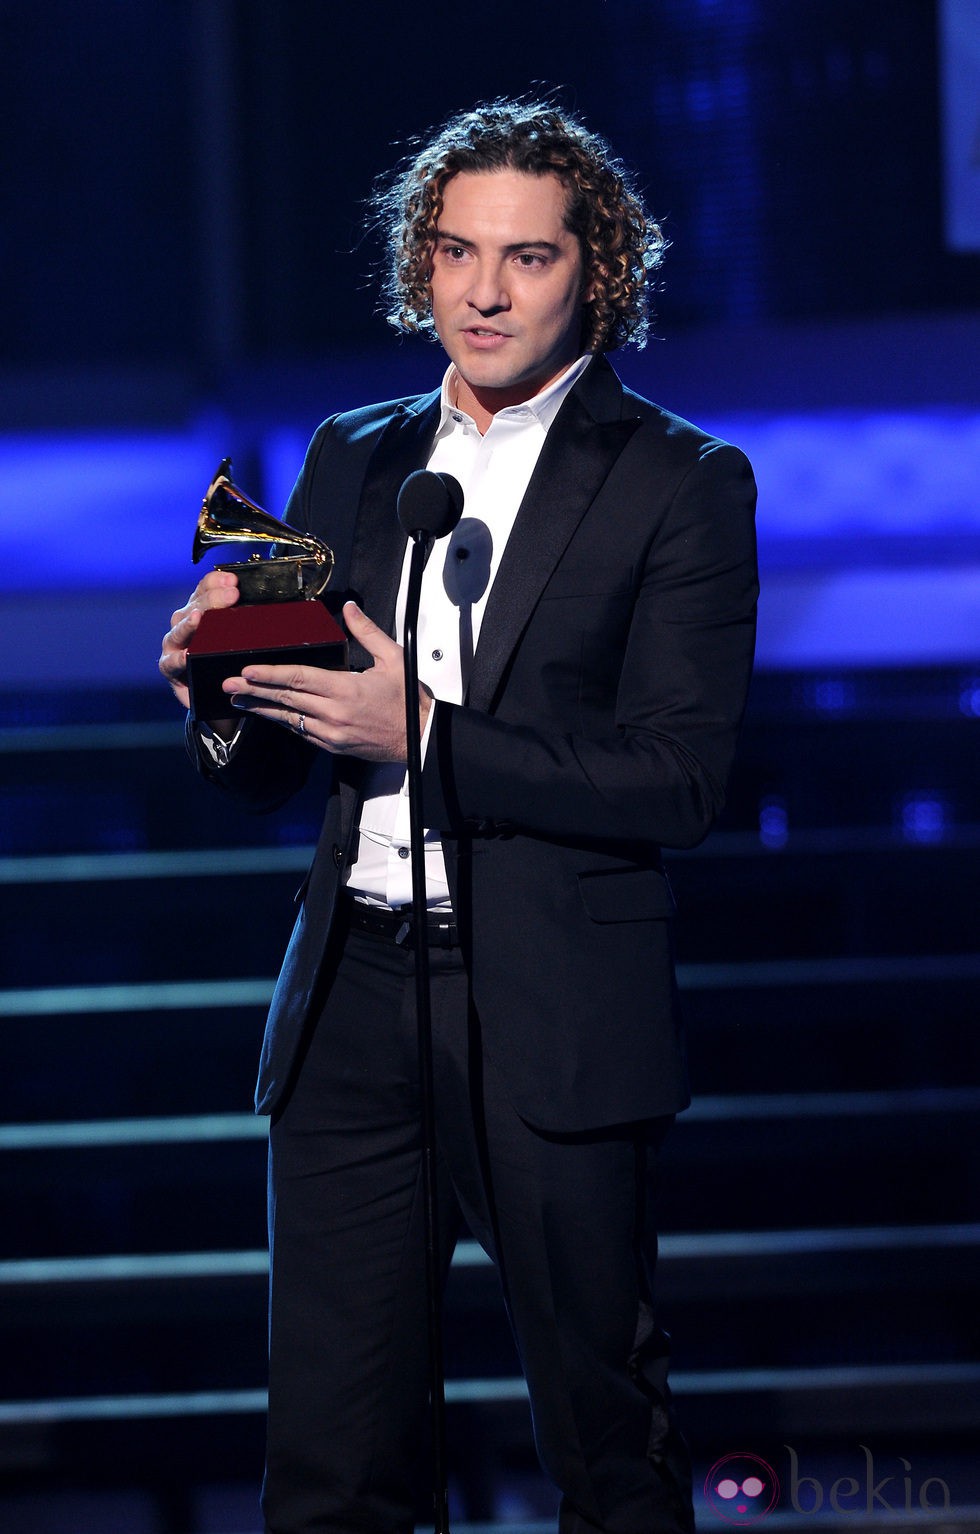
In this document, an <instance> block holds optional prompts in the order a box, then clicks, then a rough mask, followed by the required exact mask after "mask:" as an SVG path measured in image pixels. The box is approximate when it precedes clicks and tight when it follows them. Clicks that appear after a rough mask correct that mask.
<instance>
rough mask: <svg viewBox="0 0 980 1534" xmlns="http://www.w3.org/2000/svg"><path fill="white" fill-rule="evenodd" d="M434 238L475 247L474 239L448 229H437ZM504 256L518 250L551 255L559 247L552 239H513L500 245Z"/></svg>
mask: <svg viewBox="0 0 980 1534" xmlns="http://www.w3.org/2000/svg"><path fill="white" fill-rule="evenodd" d="M436 239H437V240H445V241H446V243H447V244H449V245H465V246H466V248H467V250H475V249H476V241H475V240H468V239H467V238H466V236H465V235H462V234H453V233H452V232H451V231H450V230H449V229H437V230H436ZM501 249H502V250H503V252H504V255H505V256H512V255H516V253H517V252H518V251H519V250H543V251H547V252H549V253H550V254H551V255H555V256H557V255H559V254H560V253H561V247H560V246H559V245H556V244H555V243H554V241H553V240H514V241H513V242H512V243H511V244H510V245H504V246H502V247H501Z"/></svg>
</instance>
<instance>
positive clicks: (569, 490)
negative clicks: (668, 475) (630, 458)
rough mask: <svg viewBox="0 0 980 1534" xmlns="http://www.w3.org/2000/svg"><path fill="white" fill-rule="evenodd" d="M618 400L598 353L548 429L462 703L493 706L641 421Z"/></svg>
mask: <svg viewBox="0 0 980 1534" xmlns="http://www.w3.org/2000/svg"><path fill="white" fill-rule="evenodd" d="M622 398H623V393H622V387H621V385H620V383H619V380H618V378H617V377H616V375H615V373H614V372H613V371H612V369H611V368H610V367H609V365H608V363H606V362H605V360H604V359H603V358H596V360H595V361H594V362H593V363H592V365H591V366H590V367H589V368H588V369H587V371H586V372H585V373H584V374H583V375H582V378H581V380H580V381H579V383H578V384H577V385H576V386H575V388H574V389H573V390H572V391H571V393H570V394H569V396H568V398H567V399H566V400H565V403H564V404H563V405H562V408H561V410H560V411H559V413H558V415H557V417H556V419H555V421H554V423H553V425H552V427H551V429H550V431H549V432H548V436H547V439H546V441H545V444H544V447H543V448H542V450H541V456H540V457H539V459H538V462H537V464H536V466H535V470H534V473H533V474H532V476H531V482H530V484H529V485H528V487H527V492H526V494H525V496H524V499H523V501H522V502H521V506H520V510H519V511H518V514H517V520H516V522H515V523H514V528H513V531H512V532H511V535H510V538H509V539H508V541H507V547H506V549H505V550H504V554H503V558H502V559H501V561H500V568H499V569H498V571H497V574H496V576H495V578H494V583H493V587H492V589H491V592H490V596H489V598H488V599H487V607H486V611H485V613H484V615H483V622H482V624H481V627H480V639H479V643H478V644H477V647H476V654H475V656H474V659H473V672H472V675H471V677H470V688H469V693H468V696H467V700H466V701H467V703H468V704H469V706H470V707H471V708H479V709H484V710H486V709H489V708H490V707H491V705H492V703H493V698H494V694H495V692H496V690H497V687H498V686H499V684H500V680H501V677H502V676H503V672H504V669H505V667H506V665H507V662H508V660H509V658H510V655H511V653H512V652H513V650H514V647H515V645H516V644H517V642H518V640H519V639H520V636H521V634H522V632H523V630H524V627H525V625H526V624H527V621H528V619H529V618H530V616H531V613H532V612H533V610H534V607H535V605H536V604H537V601H538V599H539V597H540V595H541V592H542V591H543V590H544V587H545V586H546V584H547V582H548V579H549V577H550V576H551V573H552V571H553V570H554V568H555V566H556V565H557V563H558V561H559V559H560V558H561V556H562V554H563V553H564V551H565V548H566V546H567V544H568V542H569V539H570V538H571V536H572V534H573V533H574V531H575V529H576V527H577V526H578V524H579V522H580V521H581V520H582V518H583V517H584V516H585V513H586V512H587V511H588V509H589V506H590V505H591V504H592V502H593V500H594V499H595V497H596V495H597V493H598V491H599V489H600V488H601V486H602V484H603V483H604V481H605V479H606V477H607V476H608V474H609V471H610V469H611V468H612V466H613V464H614V463H615V461H616V459H617V458H618V457H619V455H620V453H621V452H622V451H623V449H624V447H625V446H626V444H627V442H628V441H629V439H630V437H631V436H632V435H633V432H634V431H635V429H636V427H637V425H638V424H639V420H638V418H637V417H632V418H627V419H625V420H623V419H621V418H620V416H621V410H622Z"/></svg>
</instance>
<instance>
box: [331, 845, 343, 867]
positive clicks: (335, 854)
mask: <svg viewBox="0 0 980 1534" xmlns="http://www.w3.org/2000/svg"><path fill="white" fill-rule="evenodd" d="M331 856H332V858H333V861H334V867H335V868H340V867H341V866H342V864H343V861H344V854H343V853H342V852H341V850H340V848H339V847H338V846H337V843H336V842H334V844H333V850H332V853H331Z"/></svg>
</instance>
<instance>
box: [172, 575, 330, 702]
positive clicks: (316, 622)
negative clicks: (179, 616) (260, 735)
mask: <svg viewBox="0 0 980 1534" xmlns="http://www.w3.org/2000/svg"><path fill="white" fill-rule="evenodd" d="M248 665H262V666H320V667H322V668H323V669H324V670H325V671H346V669H347V638H346V636H345V634H344V631H343V629H341V627H340V626H339V624H338V623H337V621H336V620H335V619H334V618H333V617H331V615H330V613H328V612H327V609H326V608H325V607H324V606H323V604H322V603H321V602H269V603H263V604H261V605H251V604H249V605H238V606H236V607H222V608H214V607H210V608H208V609H207V611H206V612H204V613H202V615H201V622H200V624H199V625H198V628H197V632H196V633H195V635H194V638H193V639H192V640H191V642H190V644H189V645H188V647H187V684H188V690H189V692H190V697H191V714H192V715H193V717H194V718H195V719H203V720H205V721H206V720H208V719H228V718H230V717H231V715H232V714H233V712H234V711H233V709H232V707H231V704H230V703H229V701H228V697H227V695H226V694H225V693H224V692H222V690H221V684H222V682H223V681H224V680H225V679H226V677H229V676H238V675H239V674H240V673H241V670H242V667H243V666H248Z"/></svg>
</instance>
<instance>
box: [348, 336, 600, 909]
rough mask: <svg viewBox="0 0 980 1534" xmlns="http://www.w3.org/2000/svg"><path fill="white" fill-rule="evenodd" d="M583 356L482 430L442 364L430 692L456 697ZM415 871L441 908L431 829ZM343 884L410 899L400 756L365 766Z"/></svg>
mask: <svg viewBox="0 0 980 1534" xmlns="http://www.w3.org/2000/svg"><path fill="white" fill-rule="evenodd" d="M590 360H591V359H590V357H589V356H588V355H586V356H583V357H580V358H579V359H578V361H577V362H575V363H573V364H572V366H571V367H569V368H567V369H566V371H565V372H564V373H563V374H562V375H561V377H560V378H558V379H556V380H555V382H554V383H552V384H549V386H548V387H547V388H546V389H543V390H542V391H541V393H540V394H536V395H535V396H534V398H533V399H529V400H527V401H525V403H524V404H521V405H509V406H507V407H506V408H505V409H503V410H499V411H498V412H497V413H496V415H495V416H494V417H493V420H492V421H491V422H490V425H489V426H488V427H487V430H486V432H485V433H484V434H483V435H482V436H481V435H480V432H479V431H478V429H477V426H476V423H475V421H474V420H473V419H472V417H471V416H468V415H467V414H466V413H465V412H464V411H462V410H459V409H458V408H457V407H456V406H455V405H454V404H453V402H452V397H453V393H454V386H455V381H456V370H455V368H454V367H453V366H452V365H450V366H449V368H447V370H446V373H445V376H444V377H443V380H442V409H441V415H440V420H439V427H438V430H437V432H436V436H435V441H434V443H433V448H432V452H431V454H430V455H429V461H428V464H427V466H426V467H427V468H429V469H432V470H437V471H439V472H440V473H447V474H452V475H454V476H455V478H456V479H458V480H459V483H460V485H461V486H462V488H463V496H464V504H463V516H462V519H461V521H460V523H459V526H458V527H457V528H456V530H455V531H454V532H453V533H451V534H449V535H448V536H447V537H445V538H439V539H437V540H436V542H435V544H434V545H433V548H432V552H431V554H430V555H429V559H428V562H427V564H426V567H425V573H424V575H423V577H422V591H421V597H420V602H419V618H418V630H417V634H418V646H417V648H418V658H419V680H420V681H422V682H424V683H425V684H426V686H427V687H429V688H430V689H431V691H432V694H433V696H434V697H435V698H436V699H437V700H439V699H442V700H443V701H445V702H447V703H462V702H463V699H464V696H465V692H466V685H467V682H468V680H469V668H470V663H471V662H472V658H473V652H474V650H475V649H476V645H477V641H478V639H479V636H480V625H481V623H482V621H483V614H484V611H485V610H486V605H487V598H488V596H489V593H490V588H491V586H492V585H493V582H494V578H495V576H496V574H497V571H498V569H499V567H500V560H501V557H502V555H503V552H504V549H505V548H506V546H507V539H508V538H509V537H510V533H511V529H512V528H513V526H514V522H515V519H516V517H517V512H518V508H519V507H520V504H521V501H522V500H523V499H524V492H525V491H526V489H527V486H528V482H529V480H530V478H531V475H532V473H533V472H534V466H535V464H536V463H537V461H538V454H539V453H540V452H541V449H542V447H543V446H544V440H545V437H546V436H547V433H548V430H549V428H550V426H551V424H552V422H553V421H554V419H555V416H556V415H557V414H558V411H559V409H560V407H561V405H562V403H563V402H564V399H565V396H566V395H567V394H568V392H569V390H570V389H571V388H572V386H573V385H574V383H575V382H576V380H577V379H578V378H579V377H580V375H581V374H582V373H583V372H584V370H585V368H586V366H587V365H588V363H589V361H590ZM411 548H412V545H411V543H409V544H408V546H407V548H406V552H405V562H404V565H403V567H402V577H401V586H400V588H399V593H398V601H397V605H396V609H395V637H396V639H397V640H398V642H399V644H400V643H401V642H402V639H403V635H404V624H405V602H406V593H407V589H408V570H409V564H410V561H411ZM437 707H438V702H437V703H436V704H434V705H433V708H432V709H431V710H430V713H429V719H428V721H427V728H426V733H425V736H424V738H423V741H422V750H423V753H424V751H425V747H426V744H427V741H428V735H429V731H430V730H431V727H432V721H433V718H434V715H435V710H436V708H437ZM425 876H426V898H427V903H428V905H429V906H430V907H433V908H438V909H446V910H448V909H450V898H449V886H448V883H447V881H446V867H445V862H444V860H443V855H442V844H441V842H440V840H439V837H438V833H432V832H430V831H426V833H425ZM348 889H349V890H350V892H351V893H352V894H354V895H356V896H357V897H358V898H360V899H365V900H368V901H370V902H371V903H372V904H380V905H385V906H390V907H395V906H403V905H409V904H410V903H411V899H412V865H411V848H410V827H409V807H408V778H407V774H406V772H405V769H404V767H403V766H402V765H401V764H400V763H382V764H379V765H378V766H376V767H373V768H371V769H370V771H369V774H368V779H367V785H366V791H365V797H364V804H363V807H362V810H361V820H360V839H359V842H358V849H357V857H356V860H355V863H354V866H353V867H352V869H351V872H350V879H349V881H348Z"/></svg>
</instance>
